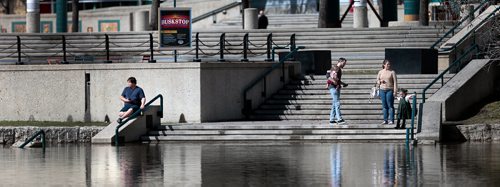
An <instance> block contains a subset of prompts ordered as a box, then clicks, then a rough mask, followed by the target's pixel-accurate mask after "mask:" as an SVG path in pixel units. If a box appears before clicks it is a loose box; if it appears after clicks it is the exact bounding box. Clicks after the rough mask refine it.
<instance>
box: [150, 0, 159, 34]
mask: <svg viewBox="0 0 500 187" xmlns="http://www.w3.org/2000/svg"><path fill="white" fill-rule="evenodd" d="M159 7H160V1H159V0H153V2H152V3H151V21H150V22H149V26H150V28H151V30H153V31H155V30H158V8H159Z"/></svg>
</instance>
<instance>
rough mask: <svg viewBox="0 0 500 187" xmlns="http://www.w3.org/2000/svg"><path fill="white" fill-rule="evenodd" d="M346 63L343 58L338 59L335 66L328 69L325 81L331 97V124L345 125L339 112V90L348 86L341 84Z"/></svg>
mask: <svg viewBox="0 0 500 187" xmlns="http://www.w3.org/2000/svg"><path fill="white" fill-rule="evenodd" d="M346 63H347V60H346V59H345V58H340V59H339V60H338V62H337V64H336V65H333V66H332V68H331V69H330V74H329V77H328V79H327V86H328V90H330V95H331V96H332V109H331V111H330V123H331V124H333V123H337V124H344V123H345V121H344V119H342V114H341V112H340V90H341V88H342V87H346V86H347V85H348V84H346V83H344V82H342V68H344V66H345V65H346ZM335 118H336V120H335Z"/></svg>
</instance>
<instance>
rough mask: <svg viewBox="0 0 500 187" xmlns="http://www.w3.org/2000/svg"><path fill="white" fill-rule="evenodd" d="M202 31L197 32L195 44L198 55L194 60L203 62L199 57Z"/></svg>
mask: <svg viewBox="0 0 500 187" xmlns="http://www.w3.org/2000/svg"><path fill="white" fill-rule="evenodd" d="M199 35H200V33H199V32H197V33H196V39H195V40H196V46H195V50H196V56H195V58H194V59H193V62H201V59H200V58H199V57H198V50H199V49H200V44H199V43H200V37H199Z"/></svg>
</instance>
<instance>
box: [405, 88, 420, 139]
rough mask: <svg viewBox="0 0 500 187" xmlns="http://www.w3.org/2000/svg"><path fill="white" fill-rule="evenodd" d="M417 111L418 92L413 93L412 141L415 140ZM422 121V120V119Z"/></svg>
mask: <svg viewBox="0 0 500 187" xmlns="http://www.w3.org/2000/svg"><path fill="white" fill-rule="evenodd" d="M403 99H404V98H403ZM416 111H417V92H413V101H412V108H411V139H412V140H414V139H415V137H414V127H415V112H416ZM420 120H422V119H420Z"/></svg>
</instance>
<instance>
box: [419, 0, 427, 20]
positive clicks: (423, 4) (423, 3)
mask: <svg viewBox="0 0 500 187" xmlns="http://www.w3.org/2000/svg"><path fill="white" fill-rule="evenodd" d="M419 25H420V26H429V0H420V15H419Z"/></svg>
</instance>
